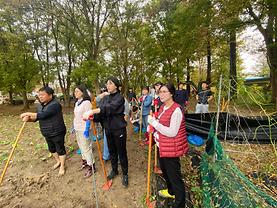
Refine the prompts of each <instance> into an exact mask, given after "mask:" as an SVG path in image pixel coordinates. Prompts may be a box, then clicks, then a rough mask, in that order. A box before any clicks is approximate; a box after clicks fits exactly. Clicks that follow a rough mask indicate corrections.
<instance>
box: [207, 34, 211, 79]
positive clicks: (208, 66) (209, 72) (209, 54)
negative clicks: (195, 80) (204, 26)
mask: <svg viewBox="0 0 277 208" xmlns="http://www.w3.org/2000/svg"><path fill="white" fill-rule="evenodd" d="M211 58H212V50H211V42H210V38H209V36H208V40H207V82H209V83H210V82H211V80H212V79H211V76H212V75H211V74H212V61H211Z"/></svg>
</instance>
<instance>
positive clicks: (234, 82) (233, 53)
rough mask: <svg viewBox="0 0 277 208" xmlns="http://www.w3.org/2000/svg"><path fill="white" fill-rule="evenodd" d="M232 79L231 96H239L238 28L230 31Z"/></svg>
mask: <svg viewBox="0 0 277 208" xmlns="http://www.w3.org/2000/svg"><path fill="white" fill-rule="evenodd" d="M229 46H230V79H231V89H230V94H231V97H234V98H236V96H237V64H236V63H237V62H236V61H237V48H236V47H237V43H236V30H235V29H232V30H231V31H230V42H229Z"/></svg>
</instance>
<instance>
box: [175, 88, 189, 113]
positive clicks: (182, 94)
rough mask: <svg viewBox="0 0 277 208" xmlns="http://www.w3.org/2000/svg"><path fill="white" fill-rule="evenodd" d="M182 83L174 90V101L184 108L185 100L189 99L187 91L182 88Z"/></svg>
mask: <svg viewBox="0 0 277 208" xmlns="http://www.w3.org/2000/svg"><path fill="white" fill-rule="evenodd" d="M183 87H184V84H183V83H179V84H178V90H176V92H175V96H174V99H175V102H176V103H178V104H179V105H181V106H182V108H183V109H185V108H186V106H187V102H188V100H189V96H188V91H187V90H184V89H183Z"/></svg>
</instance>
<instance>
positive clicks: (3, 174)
mask: <svg viewBox="0 0 277 208" xmlns="http://www.w3.org/2000/svg"><path fill="white" fill-rule="evenodd" d="M25 124H26V121H24V123H23V124H22V126H21V129H20V130H19V133H18V135H17V137H16V140H15V142H14V144H13V148H12V151H11V152H10V155H9V157H8V160H7V162H6V165H5V167H4V170H3V172H2V174H1V178H0V185H1V184H2V181H3V179H4V176H5V173H6V171H7V169H8V166H9V163H10V160H11V158H12V156H13V153H14V150H15V148H16V146H17V143H18V141H19V138H20V136H21V133H22V131H23V129H24V126H25Z"/></svg>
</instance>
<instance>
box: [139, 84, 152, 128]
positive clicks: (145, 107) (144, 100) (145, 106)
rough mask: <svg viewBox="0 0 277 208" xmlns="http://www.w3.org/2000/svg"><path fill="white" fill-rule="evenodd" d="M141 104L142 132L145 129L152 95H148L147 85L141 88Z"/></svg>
mask: <svg viewBox="0 0 277 208" xmlns="http://www.w3.org/2000/svg"><path fill="white" fill-rule="evenodd" d="M140 103H141V106H142V112H141V113H142V132H146V129H147V118H148V115H149V114H150V110H151V104H152V97H151V95H149V87H148V86H146V87H144V88H143V89H142V97H141V98H140Z"/></svg>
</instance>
